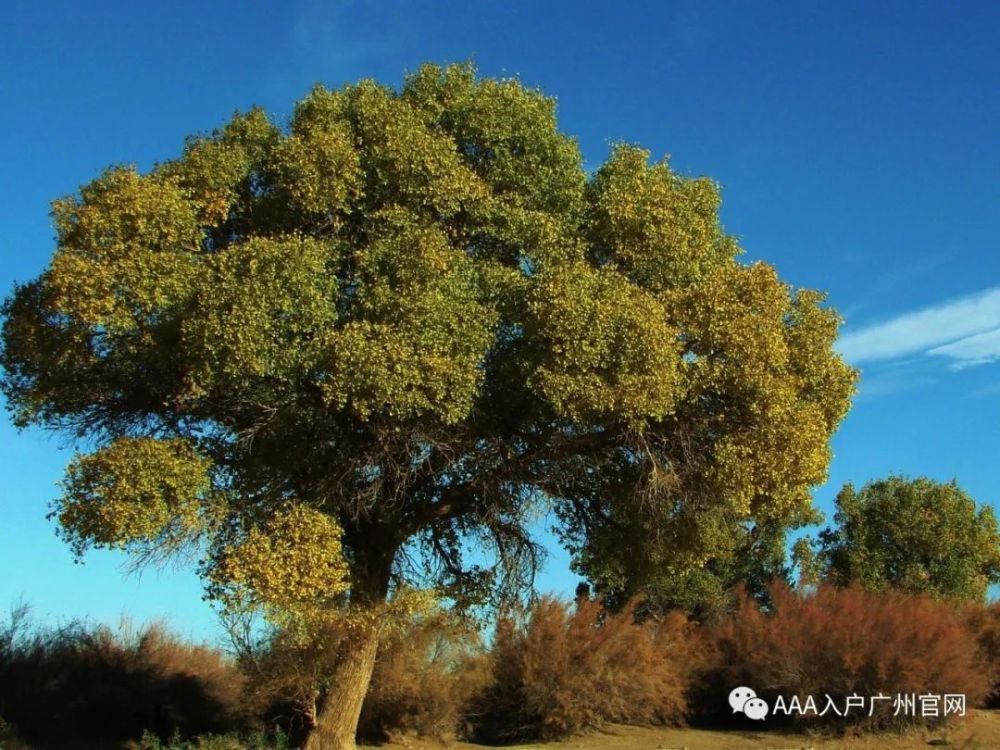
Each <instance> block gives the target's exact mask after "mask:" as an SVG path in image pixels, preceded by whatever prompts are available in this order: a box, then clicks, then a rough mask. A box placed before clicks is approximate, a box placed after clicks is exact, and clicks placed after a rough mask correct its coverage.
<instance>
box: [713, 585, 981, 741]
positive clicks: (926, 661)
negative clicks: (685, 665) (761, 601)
mask: <svg viewBox="0 0 1000 750" xmlns="http://www.w3.org/2000/svg"><path fill="white" fill-rule="evenodd" d="M772 599H773V611H772V612H768V613H765V612H762V611H761V609H760V608H759V606H758V605H757V604H756V603H755V602H753V601H752V600H751V599H749V598H748V597H746V596H745V595H743V596H741V598H740V601H739V604H738V607H737V610H736V611H735V613H734V614H733V615H732V616H731V617H730V618H729V619H727V620H726V621H724V622H723V623H721V624H719V625H717V626H714V627H712V628H709V629H708V630H707V636H708V638H709V639H710V641H711V642H712V643H713V646H714V648H715V650H716V653H717V659H718V661H717V664H716V666H715V668H714V670H712V674H711V678H710V679H707V680H706V681H705V682H704V684H703V685H702V686H701V689H700V691H699V698H698V704H699V705H698V709H699V714H700V715H701V716H702V718H706V717H708V718H710V717H713V716H714V717H715V718H723V717H726V716H728V717H730V718H732V712H731V709H730V708H729V706H728V703H727V697H728V694H729V691H730V690H731V689H732V688H734V687H736V686H740V685H746V686H748V687H752V688H754V689H755V690H756V691H757V693H758V695H760V696H761V697H763V698H765V699H766V700H769V702H771V705H773V702H772V701H773V698H775V697H776V696H778V695H782V696H785V697H786V699H790V698H791V696H798V697H799V699H800V700H805V698H806V697H807V696H810V695H811V696H814V697H815V698H816V700H817V701H818V702H820V708H822V706H823V705H825V702H826V699H825V698H824V696H825V695H830V696H831V697H832V698H834V700H835V701H836V702H837V705H839V706H840V707H841V708H843V706H844V703H845V699H846V697H847V696H848V695H860V696H863V697H865V698H868V697H870V696H874V695H877V694H879V693H881V694H882V695H889V696H892V697H895V696H896V695H897V694H907V693H917V694H926V693H932V694H935V695H943V694H945V693H964V694H965V695H966V696H967V701H968V703H969V705H970V706H972V705H976V704H977V703H978V702H980V701H981V700H982V699H983V698H984V697H985V695H986V694H987V692H988V690H989V679H988V675H987V672H986V670H985V669H983V665H982V663H981V661H980V660H979V659H977V657H976V648H977V644H976V641H975V638H974V637H973V634H972V633H971V631H970V630H969V628H968V627H967V626H966V624H965V622H964V621H963V613H962V611H961V609H960V608H956V607H954V606H952V605H950V604H948V603H946V602H942V601H936V600H933V599H930V598H927V597H921V596H909V595H905V594H901V593H896V592H892V591H886V592H883V593H879V594H872V593H867V592H865V591H863V590H862V589H860V588H859V587H856V586H855V587H851V588H846V589H838V588H835V587H829V586H821V587H820V588H819V589H817V590H816V591H815V592H814V593H812V594H810V595H808V596H801V595H799V594H797V593H795V592H794V591H792V590H791V589H789V588H788V586H787V585H778V586H775V587H774V588H773V589H772ZM866 705H867V704H866ZM891 706H892V704H891V702H886V703H880V704H879V711H877V712H876V713H875V715H874V716H873V717H872V718H868V711H867V710H865V711H856V712H855V714H854V716H853V717H852V716H846V717H838V716H835V715H834V714H832V712H831V713H828V715H827V716H826V717H825V719H817V718H816V717H808V718H807V719H806V720H808V721H817V720H818V721H828V722H830V721H832V722H836V724H837V725H838V726H843V725H845V724H850V723H862V724H865V725H868V726H870V727H873V728H875V727H880V726H889V725H899V724H903V723H919V722H920V717H912V716H911V717H904V716H902V715H900V716H899V717H895V716H893V713H894V712H893V710H892V708H891ZM886 709H887V710H886ZM737 718H738V717H737ZM777 718H778V717H773V716H772V717H770V718H769V722H773V721H774V720H775V719H777Z"/></svg>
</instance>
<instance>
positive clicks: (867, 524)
mask: <svg viewBox="0 0 1000 750" xmlns="http://www.w3.org/2000/svg"><path fill="white" fill-rule="evenodd" d="M836 504H837V513H836V516H834V521H835V524H836V525H835V526H832V527H829V528H827V529H825V530H824V531H823V532H822V533H821V534H820V540H819V545H818V554H817V555H816V561H817V563H818V565H819V574H820V576H821V577H823V578H825V579H826V580H829V581H831V582H833V583H837V584H841V585H846V584H849V583H852V582H855V581H856V582H859V583H860V584H861V585H862V586H864V587H865V588H866V589H868V590H871V591H878V590H880V589H882V588H885V587H893V588H899V589H903V590H904V591H909V592H912V593H921V594H931V595H933V596H939V597H948V598H958V599H967V600H972V601H980V602H981V601H983V600H984V599H985V598H986V592H987V589H988V587H989V586H990V585H991V584H995V583H1000V531H998V529H997V519H996V515H995V514H994V512H993V509H992V508H990V507H989V506H983V507H981V508H978V509H977V507H976V502H975V500H973V499H972V498H971V497H969V495H968V494H966V493H965V492H964V491H963V490H962V489H961V488H960V487H959V486H958V484H957V483H955V482H948V483H943V482H935V481H934V480H931V479H926V478H918V479H907V478H905V477H900V476H891V477H888V478H887V479H879V480H876V481H873V482H869V483H868V484H866V485H865V486H864V487H862V488H861V490H860V491H859V490H855V489H854V487H853V486H852V485H850V484H848V485H845V486H844V488H843V489H842V490H841V491H840V493H839V494H838V495H837V500H836Z"/></svg>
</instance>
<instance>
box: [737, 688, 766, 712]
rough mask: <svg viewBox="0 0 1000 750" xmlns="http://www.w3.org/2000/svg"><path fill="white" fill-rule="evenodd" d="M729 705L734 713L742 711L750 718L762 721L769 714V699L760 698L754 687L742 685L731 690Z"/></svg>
mask: <svg viewBox="0 0 1000 750" xmlns="http://www.w3.org/2000/svg"><path fill="white" fill-rule="evenodd" d="M729 705H730V706H731V707H732V709H733V713H734V714H739V713H742V714H743V715H745V716H746V717H747V718H748V719H753V720H754V721H761V720H763V719H764V718H765V717H766V716H767V712H768V706H767V701H765V700H764V699H763V698H758V697H757V693H755V692H754V691H753V689H752V688H748V687H743V686H740V687H738V688H733V689H732V690H731V691H730V692H729Z"/></svg>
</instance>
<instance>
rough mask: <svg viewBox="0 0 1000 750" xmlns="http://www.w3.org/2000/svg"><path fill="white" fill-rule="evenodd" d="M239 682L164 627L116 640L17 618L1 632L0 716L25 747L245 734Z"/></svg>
mask: <svg viewBox="0 0 1000 750" xmlns="http://www.w3.org/2000/svg"><path fill="white" fill-rule="evenodd" d="M241 689H242V678H241V675H240V674H239V672H238V670H237V669H236V666H235V664H233V663H231V662H230V661H229V660H228V659H226V658H225V657H224V656H223V655H222V654H221V653H220V652H219V651H217V650H215V649H212V648H209V647H207V646H203V645H192V644H188V643H184V642H183V641H181V640H180V639H179V638H177V637H176V636H175V635H173V634H171V633H170V632H169V631H168V630H166V629H165V628H164V627H163V626H161V625H155V624H154V625H149V626H146V627H143V628H133V627H131V626H129V625H128V624H123V625H122V626H121V627H120V628H119V629H118V630H117V631H115V630H111V629H110V628H107V627H104V626H95V625H90V624H87V623H83V622H73V623H70V624H69V625H65V626H62V627H58V628H51V629H44V630H43V629H38V628H34V627H32V626H31V624H30V623H29V621H28V619H27V612H26V610H24V609H21V610H19V611H17V612H15V614H14V616H13V617H12V618H11V619H10V621H9V622H8V623H7V624H6V625H5V626H4V627H0V707H2V711H3V714H4V717H5V719H6V720H7V721H9V722H10V723H11V724H13V725H14V726H15V727H17V730H18V734H19V735H20V737H21V738H22V739H23V740H24V741H25V742H26V743H27V744H28V745H30V746H32V747H38V748H43V749H44V748H49V747H52V748H60V750H63V749H64V748H67V747H74V746H83V747H91V746H93V745H101V744H112V743H121V742H124V741H127V740H138V739H139V737H140V736H141V735H142V732H143V730H145V729H150V730H153V731H154V732H156V733H157V734H158V735H160V736H162V737H166V736H169V735H170V734H171V733H172V732H174V731H179V732H180V733H181V734H182V736H185V737H188V736H193V735H195V734H200V733H206V732H225V731H229V730H232V729H236V728H239V727H242V726H243V725H244V724H245V723H246V721H247V719H246V717H245V716H244V715H243V714H242V713H241V712H240V709H239V704H240V695H241Z"/></svg>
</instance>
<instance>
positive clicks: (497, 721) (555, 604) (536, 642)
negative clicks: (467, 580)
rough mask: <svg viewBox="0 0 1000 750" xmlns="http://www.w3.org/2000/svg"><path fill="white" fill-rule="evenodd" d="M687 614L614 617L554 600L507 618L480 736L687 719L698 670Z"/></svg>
mask: <svg viewBox="0 0 1000 750" xmlns="http://www.w3.org/2000/svg"><path fill="white" fill-rule="evenodd" d="M691 640H692V630H691V626H690V625H689V624H688V622H687V619H686V618H685V617H684V616H682V615H672V616H668V617H666V618H664V619H662V620H659V621H652V620H650V621H647V622H644V623H637V622H636V621H635V619H634V617H633V615H632V610H631V608H628V609H627V610H626V611H624V612H622V613H620V614H606V613H604V611H603V610H602V608H601V606H600V605H599V604H598V603H596V602H591V601H587V600H583V599H581V600H580V601H578V602H577V604H576V607H575V608H574V609H572V610H571V609H570V607H569V606H568V605H566V604H564V603H563V602H560V601H558V600H556V599H552V598H543V599H541V600H540V601H538V602H537V603H536V604H535V605H534V606H533V607H532V608H531V609H530V610H529V612H528V613H527V615H526V617H525V618H523V619H521V620H519V621H516V620H514V619H513V618H504V619H501V621H500V622H499V624H498V626H497V630H496V634H495V637H494V642H493V647H492V650H491V653H490V660H491V665H492V683H491V685H490V687H489V689H488V690H487V691H486V692H485V693H484V694H483V695H482V696H481V697H480V699H479V700H478V701H477V702H476V704H475V709H474V710H475V714H476V715H475V716H474V720H475V724H476V730H477V732H476V733H477V736H479V737H481V738H483V739H488V740H493V741H506V742H510V741H515V740H524V739H534V738H540V739H556V738H559V737H565V736H568V735H571V734H575V733H577V732H580V731H582V730H585V729H589V728H596V727H599V726H600V725H602V724H603V723H605V722H617V723H627V724H672V723H679V722H680V721H682V720H683V718H684V714H685V711H686V708H687V704H686V700H685V691H686V688H687V685H688V681H689V679H690V676H691V673H692V672H693V670H694V669H695V667H696V663H695V661H694V660H693V658H692V653H693V649H692V647H691Z"/></svg>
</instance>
